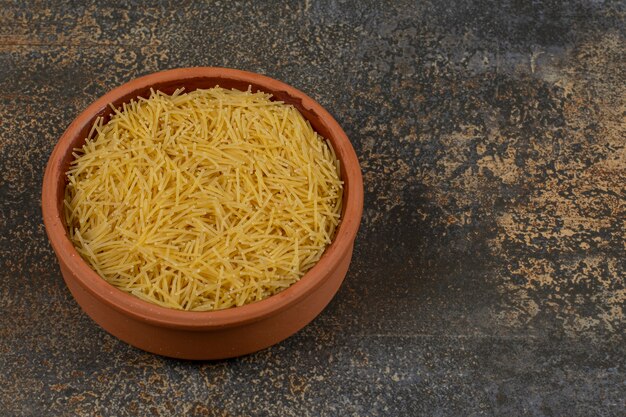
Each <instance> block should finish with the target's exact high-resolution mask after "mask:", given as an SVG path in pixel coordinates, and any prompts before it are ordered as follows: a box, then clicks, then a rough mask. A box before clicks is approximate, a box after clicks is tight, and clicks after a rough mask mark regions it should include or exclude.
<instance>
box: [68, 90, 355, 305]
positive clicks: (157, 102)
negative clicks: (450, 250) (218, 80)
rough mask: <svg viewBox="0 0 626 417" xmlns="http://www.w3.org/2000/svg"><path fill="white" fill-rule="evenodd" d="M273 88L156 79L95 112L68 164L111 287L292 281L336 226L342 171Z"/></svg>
mask: <svg viewBox="0 0 626 417" xmlns="http://www.w3.org/2000/svg"><path fill="white" fill-rule="evenodd" d="M271 98H272V97H271V95H269V94H266V93H262V92H256V93H253V92H251V91H250V89H248V91H239V90H227V89H223V88H220V87H215V88H211V89H205V90H195V91H192V92H189V93H183V91H182V90H177V91H176V92H174V93H173V94H172V95H167V94H164V93H162V92H160V91H152V92H151V95H150V97H149V98H148V99H145V98H139V99H138V100H134V101H131V102H130V103H127V104H124V105H123V106H122V107H121V108H115V109H114V113H113V115H112V117H111V119H110V121H109V122H107V123H103V121H102V119H99V120H97V121H96V123H95V124H94V126H93V129H92V131H91V133H90V135H89V137H88V138H87V141H86V143H85V145H84V146H83V147H82V148H80V149H76V150H75V160H74V161H73V162H72V164H71V166H70V168H69V170H68V172H67V180H68V183H67V187H66V191H65V200H64V203H65V221H66V224H67V226H68V233H69V237H70V239H71V240H72V242H73V243H74V245H75V247H76V249H77V251H78V252H79V253H80V255H81V256H82V257H83V258H84V259H85V260H86V261H87V262H88V263H89V265H90V266H91V267H92V268H93V269H94V270H95V271H96V272H97V273H98V274H99V275H100V276H101V277H102V278H104V279H105V280H106V281H108V282H109V283H111V284H112V285H114V286H116V287H117V288H120V289H122V290H123V291H126V292H128V293H131V294H133V295H135V296H137V297H139V298H141V299H143V300H146V301H149V302H152V303H155V304H158V305H161V306H164V307H170V308H175V309H182V310H194V311H209V310H218V309H224V308H229V307H234V306H241V305H244V304H247V303H251V302H254V301H259V300H262V299H264V298H267V297H269V296H271V295H273V294H276V293H278V292H280V291H282V290H284V289H285V288H287V287H289V286H290V285H292V284H293V283H295V282H297V281H298V280H299V279H300V278H301V277H302V276H303V275H304V274H305V273H306V272H307V271H308V270H309V269H311V268H312V267H313V265H315V263H316V262H317V261H318V260H319V259H320V257H321V256H322V254H323V252H324V250H325V249H326V247H327V246H328V245H329V244H330V242H331V240H332V238H333V236H334V232H335V229H336V228H337V226H338V224H339V221H340V215H341V200H342V190H343V183H342V181H341V178H340V171H339V161H338V159H337V158H336V156H335V154H334V151H333V148H332V146H330V144H329V143H328V142H327V141H326V140H325V139H324V138H323V137H321V136H320V135H319V134H317V133H316V132H315V131H314V130H313V128H312V127H311V125H310V124H309V122H308V121H307V120H306V119H304V117H303V116H302V115H301V114H300V113H299V112H298V110H297V109H295V108H294V107H293V106H291V105H287V104H284V103H282V102H280V101H272V100H271Z"/></svg>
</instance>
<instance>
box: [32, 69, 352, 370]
mask: <svg viewBox="0 0 626 417" xmlns="http://www.w3.org/2000/svg"><path fill="white" fill-rule="evenodd" d="M215 85H220V86H221V87H224V88H237V89H240V90H245V89H247V88H248V86H249V85H251V86H252V89H253V90H254V91H257V90H261V91H265V92H268V93H271V94H273V95H274V97H275V98H276V99H277V100H282V101H284V102H286V103H289V104H293V105H294V106H295V107H296V108H298V110H299V111H300V112H301V113H302V114H303V115H304V117H306V118H307V119H308V120H309V121H310V122H311V125H312V126H313V128H314V129H315V130H317V132H318V133H320V134H321V135H323V136H324V137H326V138H328V139H329V140H330V142H331V143H332V146H333V147H334V149H335V151H336V154H337V156H338V158H339V159H340V161H341V175H342V179H343V181H344V183H345V185H344V187H345V191H344V195H343V213H342V222H341V224H340V226H339V228H338V230H337V234H336V237H335V239H334V241H333V242H332V244H331V245H330V246H329V247H328V248H327V249H326V252H325V253H324V255H323V256H322V258H321V259H320V261H319V262H318V263H317V264H316V265H315V266H314V267H313V268H312V269H311V270H310V271H309V272H308V273H307V274H306V275H305V276H304V277H302V279H300V281H298V282H297V283H295V284H294V285H292V286H291V287H289V288H288V289H286V290H284V291H283V292H281V293H279V294H276V295H274V296H272V297H269V298H267V299H265V300H262V301H259V302H256V303H252V304H248V305H245V306H242V307H235V308H231V309H226V310H220V311H212V312H187V311H179V310H174V309H168V308H164V307H160V306H157V305H153V304H151V303H148V302H145V301H143V300H140V299H138V298H136V297H134V296H132V295H130V294H127V293H125V292H123V291H121V290H119V289H117V288H115V287H113V286H112V285H110V284H109V283H107V282H106V281H105V280H104V279H102V278H101V277H100V276H99V275H98V274H97V273H96V272H95V271H93V270H92V269H91V268H90V267H89V266H88V264H87V263H86V262H85V261H84V260H83V259H82V258H81V256H80V255H79V254H78V252H77V251H76V250H75V249H74V246H73V245H72V242H71V241H70V240H69V238H68V237H67V233H66V226H65V224H64V220H63V216H62V201H63V194H64V190H65V185H66V181H65V172H66V171H67V169H68V166H69V164H70V162H71V160H72V159H73V156H72V150H73V149H74V148H77V147H80V146H81V145H83V143H84V141H85V137H86V136H87V134H88V133H89V129H90V128H91V126H92V124H93V123H94V121H95V119H96V117H98V116H103V117H105V121H106V120H107V119H106V118H107V116H108V115H109V114H110V108H109V104H110V103H113V104H114V105H115V106H119V105H121V104H122V103H124V102H128V101H130V100H131V99H133V98H136V97H147V96H148V95H149V93H150V88H154V89H155V90H156V89H158V90H161V91H163V92H165V93H168V94H171V93H173V92H174V90H175V89H177V88H180V87H185V91H192V90H194V89H197V88H210V87H214V86H215ZM362 208H363V180H362V177H361V170H360V167H359V162H358V160H357V157H356V154H355V152H354V149H353V148H352V145H351V144H350V141H349V140H348V138H347V136H346V134H345V133H344V131H343V130H342V129H341V127H340V126H339V124H338V123H337V122H336V121H335V119H334V118H333V117H332V116H331V115H330V114H329V113H328V112H327V111H326V110H324V109H323V108H322V106H320V105H319V104H318V103H316V102H315V101H314V100H313V99H311V98H310V97H308V96H307V95H305V94H304V93H302V92H301V91H298V90H297V89H295V88H293V87H291V86H289V85H287V84H284V83H282V82H280V81H277V80H274V79H272V78H269V77H265V76H262V75H258V74H254V73H250V72H244V71H238V70H232V69H225V68H182V69H175V70H171V71H165V72H159V73H155V74H150V75H147V76H145V77H141V78H138V79H136V80H133V81H130V82H128V83H126V84H124V85H122V86H120V87H118V88H115V89H114V90H112V91H111V92H109V93H107V94H105V95H104V96H102V97H101V98H99V99H98V100H96V101H95V102H94V103H93V104H91V105H90V106H89V107H87V109H86V110H85V111H84V112H82V113H81V114H80V115H79V116H78V117H77V118H76V119H75V120H74V121H73V122H72V124H71V125H70V126H69V127H68V128H67V130H66V131H65V133H63V136H61V139H60V140H59V142H58V144H57V145H56V147H55V148H54V151H53V152H52V155H51V156H50V160H49V161H48V166H47V168H46V172H45V175H44V181H43V194H42V209H43V219H44V223H45V227H46V232H47V234H48V238H49V239H50V243H51V244H52V247H53V249H54V252H55V253H56V256H57V258H58V260H59V264H60V267H61V272H62V274H63V278H64V279H65V282H66V284H67V286H68V287H69V289H70V291H71V293H72V295H73V296H74V298H75V299H76V301H77V302H78V304H79V305H80V306H81V307H82V309H83V310H84V311H85V312H86V313H87V314H88V315H89V316H90V317H91V318H92V319H93V320H95V321H96V323H98V324H99V325H100V326H102V327H103V328H104V329H105V330H107V331H108V332H109V333H111V334H113V335H114V336H116V337H118V338H120V339H121V340H123V341H125V342H127V343H129V344H131V345H133V346H136V347H138V348H140V349H143V350H146V351H148V352H153V353H156V354H159V355H165V356H171V357H175V358H183V359H220V358H229V357H234V356H240V355H245V354H248V353H252V352H255V351H258V350H260V349H264V348H266V347H268V346H271V345H273V344H275V343H278V342H279V341H281V340H283V339H285V338H287V337H289V336H291V335H292V334H294V333H295V332H297V331H298V330H300V329H301V328H302V327H304V326H305V325H306V324H308V323H309V322H310V321H311V320H313V319H314V318H315V317H316V316H317V315H318V314H319V313H320V312H321V311H322V310H323V309H324V307H326V305H327V304H328V303H329V302H330V300H331V298H332V297H333V296H334V295H335V293H336V292H337V290H338V289H339V286H340V285H341V283H342V281H343V279H344V277H345V275H346V272H347V270H348V265H349V264H350V260H351V257H352V248H353V245H354V239H355V237H356V234H357V230H358V227H359V223H360V220H361V212H362Z"/></svg>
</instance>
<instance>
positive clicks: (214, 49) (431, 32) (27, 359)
mask: <svg viewBox="0 0 626 417" xmlns="http://www.w3.org/2000/svg"><path fill="white" fill-rule="evenodd" d="M0 4H1V6H0V173H1V176H0V232H1V233H0V262H1V264H0V268H1V272H0V274H1V275H0V278H1V279H0V375H1V376H0V415H3V416H4V415H6V416H13V415H16V416H17V415H19V416H22V415H23V416H40V415H54V416H65V415H67V416H75V415H78V416H93V415H102V416H108V415H116V416H135V415H137V416H144V415H155V416H170V415H175V414H177V415H197V416H247V415H255V416H257V415H258V416H266V415H267V416H307V415H311V416H313V415H323V416H352V415H354V416H416V415H426V416H444V415H459V416H461V415H462V416H479V415H486V416H495V415H511V416H514V415H520V416H621V415H624V410H625V407H626V405H625V400H624V399H625V398H626V371H625V369H624V367H625V366H626V363H625V357H626V348H625V346H626V345H625V342H626V341H625V338H624V335H625V331H626V329H625V318H624V303H625V300H626V290H625V283H624V280H625V275H626V273H625V272H626V256H625V249H626V247H625V241H626V192H625V184H626V150H625V144H626V139H625V137H626V126H625V119H624V117H625V110H626V109H625V105H624V97H625V95H626V74H625V70H624V55H625V53H626V48H625V47H624V42H625V38H626V33H625V23H624V22H625V9H624V4H623V2H619V1H615V2H611V1H574V2H567V3H563V4H562V3H561V2H553V1H546V2H524V1H505V2H501V3H497V2H493V1H487V0H479V1H458V2H450V1H434V0H433V1H425V2H419V3H417V2H415V3H413V2H393V4H386V5H382V4H379V3H378V2H361V1H348V2H342V1H324V2H315V1H307V2H301V3H289V4H285V5H279V4H269V3H268V4H266V3H265V2H259V3H258V4H256V3H251V2H250V3H245V2H230V1H221V2H217V3H215V4H213V5H211V6H208V5H200V4H198V3H195V2H189V1H184V0H181V1H176V2H172V3H168V2H159V4H158V5H144V4H141V3H139V2H131V3H128V4H127V3H121V2H100V3H95V2H82V1H81V2H79V1H76V2H66V3H55V4H49V3H48V2H33V3H32V4H23V3H21V2H8V1H2V2H0ZM194 65H215V66H228V67H235V68H239V69H245V70H251V71H256V72H260V73H264V74H267V75H269V76H272V77H275V78H278V79H280V80H283V81H285V82H287V83H289V84H292V85H294V86H296V87H298V88H300V89H302V90H304V91H305V92H307V93H308V94H310V95H311V96H312V97H314V98H315V99H317V100H318V101H319V102H320V103H321V104H322V105H324V106H325V107H326V108H327V109H328V110H329V111H330V112H331V113H333V114H334V115H335V116H336V118H337V119H338V121H339V122H340V123H341V124H342V126H343V127H344V129H345V130H346V132H347V133H348V136H349V137H350V138H351V140H352V141H353V143H354V146H355V149H356V150H357V153H358V155H359V158H360V160H361V161H362V168H363V174H364V179H365V189H366V202H365V213H364V220H363V223H362V229H361V232H360V235H359V238H358V241H357V245H356V248H355V256H354V261H353V264H352V267H351V270H350V272H349V275H348V277H347V279H346V282H345V284H344V286H343V287H342V289H341V290H340V291H339V293H338V295H337V297H336V298H335V299H334V300H333V301H332V303H331V304H330V306H329V307H328V308H327V309H326V310H325V311H324V312H323V313H322V314H321V315H320V316H319V317H318V318H317V319H316V320H315V321H314V322H313V323H312V324H310V325H309V326H308V327H306V328H305V329H304V330H303V331H301V332H300V333H298V334H297V335H295V336H293V337H292V338H290V339H288V340H286V341H285V342H283V343H281V344H279V345H277V346H275V347H273V348H270V349H267V350H265V351H263V352H259V353H257V354H254V355H250V356H247V357H244V358H240V359H234V360H228V361H222V362H211V363H191V362H183V361H175V360H170V359H166V358H161V357H157V356H153V355H150V354H146V353H143V352H141V351H138V350H136V349H134V348H131V347H129V346H127V345H126V344H124V343H122V342H120V341H118V340H117V339H115V338H113V337H112V336H109V335H108V334H107V333H105V332H104V331H103V330H101V329H100V328H99V327H98V326H96V325H95V324H94V323H93V322H92V321H91V320H90V319H89V318H88V317H87V316H85V314H83V313H82V312H81V310H80V309H79V307H78V306H77V305H76V303H75V302H74V301H73V299H72V298H71V296H70V294H69V292H68V291H67V289H66V287H65V285H64V283H63V281H62V279H61V276H60V272H59V269H58V266H57V264H56V262H55V259H54V254H53V252H52V250H51V248H50V247H49V245H48V243H47V240H46V237H45V232H44V229H43V225H42V222H41V215H40V207H39V205H40V187H41V180H42V175H43V170H44V167H45V163H46V161H47V158H48V155H49V154H50V152H51V150H52V148H53V146H54V144H55V142H56V140H57V138H58V137H59V136H60V134H61V133H62V131H63V130H64V129H65V127H66V126H67V125H68V124H69V123H70V122H71V120H72V119H73V118H74V117H75V116H76V115H77V114H78V113H79V112H80V111H81V109H83V108H84V107H85V106H86V105H88V104H89V103H90V102H91V101H93V100H94V99H95V98H97V97H98V96H100V95H101V94H103V93H105V92H106V91H107V90H109V89H111V88H112V87H114V86H117V85H119V84H121V83H123V82H126V81H128V80H130V79H132V78H134V77H136V76H139V75H142V74H146V73H149V72H153V71H157V70H161V69H167V68H173V67H181V66H194Z"/></svg>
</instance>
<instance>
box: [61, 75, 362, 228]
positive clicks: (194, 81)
mask: <svg viewBox="0 0 626 417" xmlns="http://www.w3.org/2000/svg"><path fill="white" fill-rule="evenodd" d="M215 86H220V87H222V88H227V89H231V88H235V89H238V90H244V91H245V90H247V89H248V87H251V88H252V91H253V92H257V91H262V92H265V93H270V94H272V96H273V98H272V99H273V100H276V101H283V102H284V103H286V104H291V105H293V106H294V107H295V108H297V109H298V111H299V112H300V113H302V115H303V116H304V118H305V119H307V120H308V121H309V122H310V123H311V126H313V129H315V131H316V132H317V133H319V134H320V135H322V136H323V137H324V138H326V139H328V140H329V142H330V143H331V145H332V146H333V149H334V150H335V153H336V155H337V158H338V159H339V160H340V169H341V179H342V181H343V182H344V193H343V197H342V198H343V200H342V213H341V216H342V218H343V216H344V215H345V210H346V205H347V200H348V197H349V193H350V182H351V180H350V178H349V177H348V175H347V173H346V167H345V164H344V161H343V160H342V157H341V156H342V152H340V150H339V149H337V144H336V138H335V137H334V135H333V134H332V132H331V131H330V129H329V127H328V125H327V124H326V123H324V121H323V117H322V116H321V115H319V114H318V113H317V112H316V110H315V109H313V108H307V107H305V106H304V105H303V102H302V98H299V97H294V96H293V95H291V94H289V93H288V92H287V91H284V90H280V89H276V90H275V89H269V88H267V86H261V85H259V84H258V83H255V82H253V81H242V80H238V79H232V78H227V77H215V76H213V77H210V76H208V77H195V78H185V79H180V80H168V81H163V82H156V83H154V84H151V85H149V86H144V87H140V88H137V89H135V90H132V91H129V92H128V93H126V94H124V95H122V96H120V97H118V98H117V99H115V100H113V101H111V102H110V103H111V104H112V105H113V106H115V107H120V106H121V105H122V104H124V103H128V102H130V101H131V100H133V99H137V98H139V97H143V98H148V97H149V96H150V90H151V89H154V90H159V91H161V92H163V93H165V94H173V93H174V92H175V91H176V90H177V89H179V88H184V91H185V92H191V91H194V90H197V89H199V88H212V87H215ZM112 113H113V111H112V109H111V107H110V106H108V105H107V106H104V107H103V108H102V109H100V111H98V112H97V113H94V114H93V116H92V117H91V118H90V119H88V121H87V122H86V123H84V125H83V126H82V128H81V129H80V130H79V131H78V132H76V134H75V135H74V136H73V138H72V140H71V144H70V146H69V147H68V148H67V152H65V154H64V155H63V157H62V160H61V161H60V166H61V172H62V173H63V175H65V174H64V173H65V172H67V170H68V169H69V166H70V163H71V162H72V161H73V160H74V156H73V154H72V151H73V150H74V149H75V148H80V147H81V146H83V145H84V144H85V141H86V139H87V135H88V134H89V131H90V130H91V127H92V126H93V124H94V123H95V121H96V119H97V118H98V117H102V118H103V120H104V123H106V122H108V121H109V119H110V118H111V114H112ZM66 183H67V179H66V178H63V181H60V182H59V188H58V189H57V198H58V201H57V210H59V213H62V210H63V198H64V193H65V184H66ZM61 219H62V221H63V224H64V226H66V227H67V225H65V217H64V216H61ZM337 232H338V230H337V231H336V233H337Z"/></svg>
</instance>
